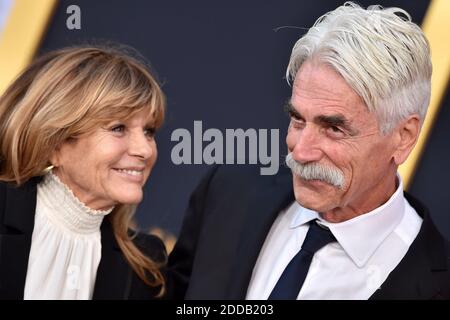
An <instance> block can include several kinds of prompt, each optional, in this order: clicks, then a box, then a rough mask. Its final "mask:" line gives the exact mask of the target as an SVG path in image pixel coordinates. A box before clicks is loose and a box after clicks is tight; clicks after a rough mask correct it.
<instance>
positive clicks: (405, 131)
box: [394, 114, 420, 166]
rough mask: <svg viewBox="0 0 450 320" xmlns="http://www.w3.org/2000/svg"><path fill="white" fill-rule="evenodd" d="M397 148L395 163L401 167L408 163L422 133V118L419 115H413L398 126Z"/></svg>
mask: <svg viewBox="0 0 450 320" xmlns="http://www.w3.org/2000/svg"><path fill="white" fill-rule="evenodd" d="M396 130H397V133H396V134H397V137H398V139H397V141H398V142H397V146H396V150H395V152H394V162H395V164H396V165H398V166H399V165H401V164H402V163H403V162H405V161H406V159H407V158H408V156H409V154H410V153H411V151H412V149H413V148H414V146H415V144H416V142H417V139H418V138H419V133H420V118H419V115H417V114H413V115H411V116H409V117H408V118H407V119H405V120H403V121H402V122H401V123H400V125H398V126H397V128H396Z"/></svg>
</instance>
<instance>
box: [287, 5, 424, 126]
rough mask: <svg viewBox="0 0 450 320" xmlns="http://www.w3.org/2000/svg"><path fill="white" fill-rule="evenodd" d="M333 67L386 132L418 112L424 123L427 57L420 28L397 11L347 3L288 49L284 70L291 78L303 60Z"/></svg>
mask: <svg viewBox="0 0 450 320" xmlns="http://www.w3.org/2000/svg"><path fill="white" fill-rule="evenodd" d="M312 58H318V59H319V61H321V62H323V63H326V64H328V65H330V66H331V67H332V68H334V69H335V70H336V71H337V72H338V73H339V74H340V75H341V76H342V77H343V78H344V79H345V80H346V82H347V83H348V84H349V85H350V86H351V87H352V88H353V89H354V90H355V92H356V93H357V94H358V95H359V96H360V97H361V98H362V99H363V100H364V102H365V104H366V105H367V108H368V110H369V111H370V112H373V113H375V115H376V116H377V119H378V122H379V127H380V130H381V132H382V133H383V134H387V133H389V132H390V131H391V130H392V129H393V128H394V127H395V126H396V125H397V124H398V123H399V121H401V120H403V119H405V118H406V117H408V116H409V115H412V114H418V115H419V117H420V120H421V123H423V120H424V118H425V115H426V112H427V108H428V104H429V102H430V92H431V71H432V67H431V59H430V48H429V45H428V41H427V39H426V38H425V35H424V33H423V32H422V30H421V29H420V28H419V26H417V25H416V24H415V23H413V22H412V21H411V17H410V15H409V14H408V13H407V12H406V11H405V10H403V9H400V8H382V7H381V6H370V7H368V8H367V10H366V9H364V8H361V7H360V6H359V5H357V4H355V3H353V2H346V3H345V4H344V5H342V6H340V7H338V8H337V9H335V10H333V11H330V12H328V13H326V14H325V15H323V16H322V17H320V18H319V19H317V21H316V22H315V23H314V26H313V27H311V28H310V29H309V31H308V32H307V33H306V34H305V35H304V36H303V37H302V38H300V39H299V40H298V41H297V43H296V44H295V46H294V48H293V49H292V54H291V59H290V61H289V65H288V68H287V72H286V77H287V79H288V82H291V81H293V80H294V79H295V75H296V73H297V71H298V70H299V68H300V67H301V65H302V64H303V63H304V62H305V61H306V60H307V59H312Z"/></svg>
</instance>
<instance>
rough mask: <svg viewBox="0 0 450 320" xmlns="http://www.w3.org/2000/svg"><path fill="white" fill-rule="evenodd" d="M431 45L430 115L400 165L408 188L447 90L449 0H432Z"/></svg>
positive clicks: (428, 31) (424, 26)
mask: <svg viewBox="0 0 450 320" xmlns="http://www.w3.org/2000/svg"><path fill="white" fill-rule="evenodd" d="M422 29H423V30H424V32H425V34H426V36H427V38H428V41H429V42H430V47H431V60H432V62H433V76H432V77H431V101H430V106H429V107H428V113H427V117H426V119H425V122H424V124H423V127H422V133H421V134H420V137H419V140H418V141H417V144H416V147H415V148H414V150H413V151H412V153H411V154H410V156H409V158H408V160H407V161H406V162H405V163H404V164H403V165H402V166H400V168H399V172H400V175H401V176H402V178H403V185H404V187H405V189H407V188H408V187H409V186H410V185H411V182H412V180H413V178H414V172H415V171H416V169H417V165H418V164H419V161H420V156H421V155H422V153H423V151H424V149H425V144H426V142H427V140H428V138H429V136H430V133H431V129H432V127H433V124H434V122H435V120H436V118H437V115H438V112H439V106H440V105H441V102H442V98H443V97H444V94H445V93H446V91H447V84H448V80H449V76H450V36H449V34H450V1H449V0H432V1H431V3H430V6H429V7H428V10H427V14H426V16H425V18H424V21H423V23H422Z"/></svg>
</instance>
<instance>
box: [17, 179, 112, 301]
mask: <svg viewBox="0 0 450 320" xmlns="http://www.w3.org/2000/svg"><path fill="white" fill-rule="evenodd" d="M112 209H113V208H111V209H109V210H105V211H100V210H92V209H90V208H88V207H87V206H86V205H84V204H83V203H82V202H81V201H79V200H78V199H77V198H76V197H75V195H74V194H73V192H72V191H71V190H70V189H69V188H68V187H67V186H66V185H64V184H63V183H62V182H61V181H60V180H59V179H58V177H57V176H56V175H54V174H53V173H52V172H49V173H48V174H47V175H46V176H45V177H44V179H43V181H42V182H41V183H40V184H39V185H38V187H37V202H36V216H35V222H34V230H33V235H32V240H31V250H30V255H29V260H28V271H27V276H26V281H25V291H24V299H71V300H86V299H92V294H93V290H94V284H95V278H96V275H97V268H98V265H99V263H100V258H101V235H100V225H101V224H102V221H103V218H104V217H105V215H107V214H109V213H110V212H111V211H112Z"/></svg>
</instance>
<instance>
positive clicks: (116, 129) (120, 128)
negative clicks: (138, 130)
mask: <svg viewBox="0 0 450 320" xmlns="http://www.w3.org/2000/svg"><path fill="white" fill-rule="evenodd" d="M111 131H113V132H119V133H120V132H124V131H125V126H124V125H123V124H118V125H115V126H113V127H112V128H111Z"/></svg>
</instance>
